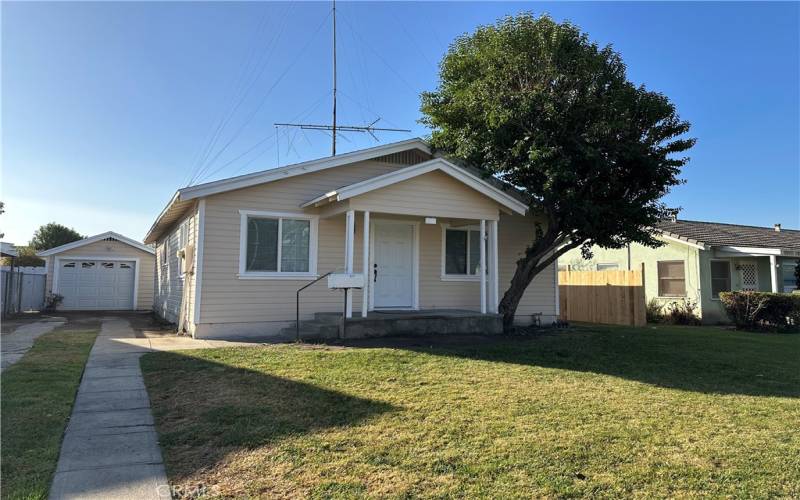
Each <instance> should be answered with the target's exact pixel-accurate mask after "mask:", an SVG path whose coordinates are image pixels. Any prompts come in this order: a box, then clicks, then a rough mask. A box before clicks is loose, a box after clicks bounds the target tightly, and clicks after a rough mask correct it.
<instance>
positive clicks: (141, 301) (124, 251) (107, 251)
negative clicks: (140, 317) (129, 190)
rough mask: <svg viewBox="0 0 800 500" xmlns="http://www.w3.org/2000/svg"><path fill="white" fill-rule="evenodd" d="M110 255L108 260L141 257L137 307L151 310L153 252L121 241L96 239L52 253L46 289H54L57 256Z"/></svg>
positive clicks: (48, 266)
mask: <svg viewBox="0 0 800 500" xmlns="http://www.w3.org/2000/svg"><path fill="white" fill-rule="evenodd" d="M104 256H108V260H124V259H126V258H128V259H139V269H138V273H139V282H138V284H137V295H136V309H137V310H139V311H149V310H150V309H152V307H153V262H154V257H153V254H151V253H148V252H145V251H144V250H140V249H138V248H135V247H132V246H130V245H128V244H126V243H123V242H121V241H95V242H94V243H89V244H88V245H84V246H81V247H78V248H73V249H70V250H65V251H63V252H60V253H57V254H55V255H50V256H48V257H47V258H46V260H47V283H46V289H47V290H48V292H50V293H54V292H55V290H53V275H54V273H55V264H56V257H59V258H64V257H66V258H70V257H72V258H79V257H92V258H97V257H100V258H103V257H104Z"/></svg>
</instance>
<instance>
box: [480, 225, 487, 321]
mask: <svg viewBox="0 0 800 500" xmlns="http://www.w3.org/2000/svg"><path fill="white" fill-rule="evenodd" d="M480 277H481V314H486V220H485V219H481V268H480Z"/></svg>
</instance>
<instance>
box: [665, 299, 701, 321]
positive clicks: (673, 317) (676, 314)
mask: <svg viewBox="0 0 800 500" xmlns="http://www.w3.org/2000/svg"><path fill="white" fill-rule="evenodd" d="M664 322H665V323H668V324H671V325H693V326H699V325H700V316H698V315H697V302H694V301H692V300H688V299H687V300H683V301H674V302H670V303H669V304H668V305H667V312H666V314H665V315H664Z"/></svg>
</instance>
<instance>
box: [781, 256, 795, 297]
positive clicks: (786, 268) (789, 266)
mask: <svg viewBox="0 0 800 500" xmlns="http://www.w3.org/2000/svg"><path fill="white" fill-rule="evenodd" d="M796 268H797V264H795V263H788V262H785V263H783V264H781V277H782V278H783V279H782V281H783V291H784V292H791V291H792V290H794V289H796V288H797V278H796V277H795V275H794V270H795V269H796Z"/></svg>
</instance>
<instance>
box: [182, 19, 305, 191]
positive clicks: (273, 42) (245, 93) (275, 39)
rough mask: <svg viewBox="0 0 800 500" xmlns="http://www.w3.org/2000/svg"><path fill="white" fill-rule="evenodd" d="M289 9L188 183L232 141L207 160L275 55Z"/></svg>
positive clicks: (202, 172)
mask: <svg viewBox="0 0 800 500" xmlns="http://www.w3.org/2000/svg"><path fill="white" fill-rule="evenodd" d="M291 7H292V6H291V5H290V7H289V8H287V10H286V12H285V15H284V17H283V19H282V21H281V23H280V25H279V26H280V27H279V29H278V30H277V31H276V34H275V36H273V37H272V39H271V40H270V41H269V42H268V43H267V45H266V46H265V47H264V51H263V52H266V54H267V55H266V57H263V56H262V59H261V62H260V65H257V67H258V66H260V69H258V70H254V71H253V74H254V76H253V78H252V79H250V82H249V84H247V85H246V87H245V89H244V91H243V93H242V94H241V96H240V98H239V100H238V101H237V102H236V104H235V106H234V107H233V108H232V109H231V111H230V113H228V115H227V116H226V118H225V119H224V121H223V122H220V125H219V126H218V127H217V131H216V134H215V136H214V139H213V143H212V144H211V145H210V147H209V148H208V151H207V152H206V155H205V156H204V157H203V160H202V162H201V164H200V165H199V166H198V171H197V172H196V173H195V176H194V178H193V179H192V180H191V181H190V182H195V181H198V180H199V178H200V177H202V176H203V174H204V173H205V172H206V171H207V170H208V169H209V168H210V167H211V166H212V165H213V162H214V161H215V160H216V158H218V157H219V155H220V154H221V151H224V149H225V148H227V146H228V145H229V143H230V142H232V141H229V143H228V144H226V146H224V147H223V149H222V150H221V151H220V152H218V153H217V155H215V156H214V158H213V159H212V160H211V161H209V160H208V157H209V156H210V154H211V152H212V151H213V148H214V147H215V146H216V144H217V141H218V140H219V139H220V138H221V133H222V131H223V130H224V129H225V127H227V125H228V124H229V123H230V121H231V119H232V118H233V117H234V115H235V113H236V111H238V109H239V107H240V106H241V105H242V104H243V103H244V102H245V100H246V98H247V96H248V95H249V94H250V91H251V90H252V89H253V87H254V86H255V84H256V83H257V82H258V80H259V79H260V78H261V75H262V74H263V73H264V71H265V70H266V68H267V67H268V63H269V61H270V60H271V59H272V56H273V54H274V53H275V50H276V49H277V47H278V41H279V40H280V38H281V36H282V35H283V32H284V31H285V29H286V26H287V24H288V23H287V21H288V19H289V14H290V12H291ZM273 88H274V87H273ZM270 91H271V89H270ZM270 91H268V92H267V95H268V94H269V92H270ZM265 98H266V96H265ZM262 103H263V99H262ZM251 116H252V115H251ZM250 119H252V118H250ZM247 123H249V120H247V121H246V123H245V125H246V124H247ZM241 128H243V127H240V129H239V130H238V131H237V133H235V134H234V137H233V139H235V138H236V136H238V133H239V132H241Z"/></svg>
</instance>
